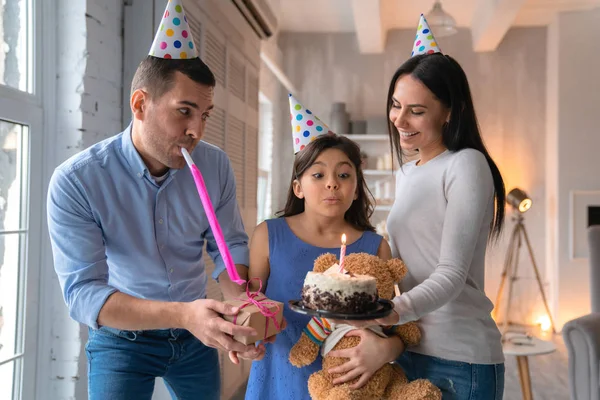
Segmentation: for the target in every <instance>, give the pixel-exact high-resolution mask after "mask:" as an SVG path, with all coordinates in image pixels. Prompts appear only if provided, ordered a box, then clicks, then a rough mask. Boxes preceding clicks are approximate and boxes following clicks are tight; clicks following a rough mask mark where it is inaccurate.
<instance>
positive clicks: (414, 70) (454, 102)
mask: <svg viewBox="0 0 600 400" xmlns="http://www.w3.org/2000/svg"><path fill="white" fill-rule="evenodd" d="M406 74H410V75H412V76H413V77H414V78H416V79H418V80H419V81H421V82H422V83H423V84H424V85H425V86H427V88H428V89H429V90H430V91H431V92H432V93H433V94H434V95H435V96H436V97H437V98H438V100H439V101H441V102H442V104H443V105H444V106H446V107H448V109H449V110H450V120H449V121H448V123H447V124H445V125H444V128H443V131H442V141H443V143H444V146H446V147H447V148H448V150H450V151H459V150H462V149H466V148H470V149H475V150H478V151H480V152H481V153H483V155H484V156H485V158H486V160H487V162H488V165H489V166H490V170H491V172H492V177H493V179H494V197H495V213H494V220H493V222H492V226H491V227H490V238H494V239H497V238H498V237H499V235H500V232H502V226H503V224H504V200H505V196H506V193H505V189H504V181H503V180H502V175H501V174H500V170H499V169H498V167H497V166H496V163H495V162H494V160H492V158H491V157H490V155H489V153H488V151H487V149H486V148H485V145H484V144H483V139H482V138H481V133H480V131H479V124H478V123H477V116H476V115H475V107H474V106H473V99H472V98H471V90H470V88H469V82H468V80H467V76H466V75H465V72H464V71H463V69H462V67H461V66H460V64H458V62H456V60H454V59H453V58H452V57H450V56H447V55H444V54H441V53H434V54H423V55H418V56H414V57H412V58H410V59H408V60H407V61H406V62H405V63H404V64H402V65H401V66H400V68H398V70H397V71H396V72H395V73H394V76H393V77H392V81H391V82H390V88H389V90H388V97H387V105H386V112H387V113H386V115H388V116H389V115H390V110H391V108H392V96H393V95H394V90H395V89H396V82H397V81H398V79H399V78H400V77H401V76H403V75H406ZM388 133H389V136H390V147H391V148H392V156H393V155H394V151H395V156H396V157H398V162H399V164H400V165H402V148H401V146H400V136H399V134H398V132H397V130H396V127H395V126H394V124H393V123H392V122H391V121H390V120H389V118H388Z"/></svg>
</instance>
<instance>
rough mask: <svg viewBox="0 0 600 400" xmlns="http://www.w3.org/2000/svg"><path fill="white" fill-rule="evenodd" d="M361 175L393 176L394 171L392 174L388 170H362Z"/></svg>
mask: <svg viewBox="0 0 600 400" xmlns="http://www.w3.org/2000/svg"><path fill="white" fill-rule="evenodd" d="M363 175H365V176H367V175H369V176H393V175H396V171H394V172H392V171H390V170H389V169H364V170H363Z"/></svg>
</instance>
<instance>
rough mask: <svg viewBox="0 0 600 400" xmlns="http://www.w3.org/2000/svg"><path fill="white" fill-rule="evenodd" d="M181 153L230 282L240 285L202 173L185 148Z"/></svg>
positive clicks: (243, 281) (240, 280) (240, 279)
mask: <svg viewBox="0 0 600 400" xmlns="http://www.w3.org/2000/svg"><path fill="white" fill-rule="evenodd" d="M181 154H183V158H185V162H187V165H188V166H189V167H190V170H191V171H192V176H193V177H194V182H195V183H196V187H197V188H198V194H199V195H200V200H201V201H202V206H204V212H205V213H206V217H207V218H208V223H209V224H210V229H211V230H212V232H213V234H214V235H215V240H216V241H217V247H218V248H219V252H220V253H221V257H223V262H224V263H225V268H226V269H227V274H228V275H229V279H231V281H232V282H235V283H237V284H238V285H241V284H243V283H245V282H246V281H245V280H243V279H242V278H240V276H239V275H238V272H237V269H236V268H235V264H234V263H233V260H232V259H231V254H230V253H229V248H228V247H227V243H226V242H225V238H224V237H223V231H221V225H219V221H218V220H217V216H216V214H215V210H214V208H213V205H212V203H211V201H210V197H208V191H207V190H206V185H205V184H204V178H203V177H202V173H201V172H200V170H199V169H198V167H197V166H196V164H194V160H192V157H190V153H188V151H187V150H186V149H184V148H181Z"/></svg>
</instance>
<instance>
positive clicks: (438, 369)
mask: <svg viewBox="0 0 600 400" xmlns="http://www.w3.org/2000/svg"><path fill="white" fill-rule="evenodd" d="M396 362H398V364H400V366H401V367H402V369H403V370H404V372H406V376H407V378H408V379H409V380H410V381H412V380H415V379H419V378H421V379H428V380H430V381H431V383H433V384H434V385H435V386H437V387H438V388H440V390H441V391H442V398H443V400H501V399H502V396H503V394H504V364H491V365H484V364H469V363H465V362H460V361H450V360H444V359H442V358H437V357H431V356H425V355H422V354H417V353H412V352H409V351H405V352H404V354H402V356H400V358H398V360H396Z"/></svg>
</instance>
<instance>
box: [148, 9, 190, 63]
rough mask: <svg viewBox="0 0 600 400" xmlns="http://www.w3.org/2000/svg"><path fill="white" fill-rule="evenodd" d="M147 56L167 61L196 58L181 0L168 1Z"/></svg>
mask: <svg viewBox="0 0 600 400" xmlns="http://www.w3.org/2000/svg"><path fill="white" fill-rule="evenodd" d="M148 54H149V55H151V56H154V57H158V58H167V59H168V58H172V59H185V58H196V57H198V51H197V49H196V45H195V44H194V39H193V38H192V31H191V30H190V26H189V25H188V21H187V18H186V16H185V11H184V10H183V5H182V3H181V0H169V2H168V3H167V8H166V9H165V13H164V14H163V17H162V20H161V21H160V25H159V27H158V30H157V31H156V36H154V42H153V43H152V47H151V48H150V52H149V53H148Z"/></svg>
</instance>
